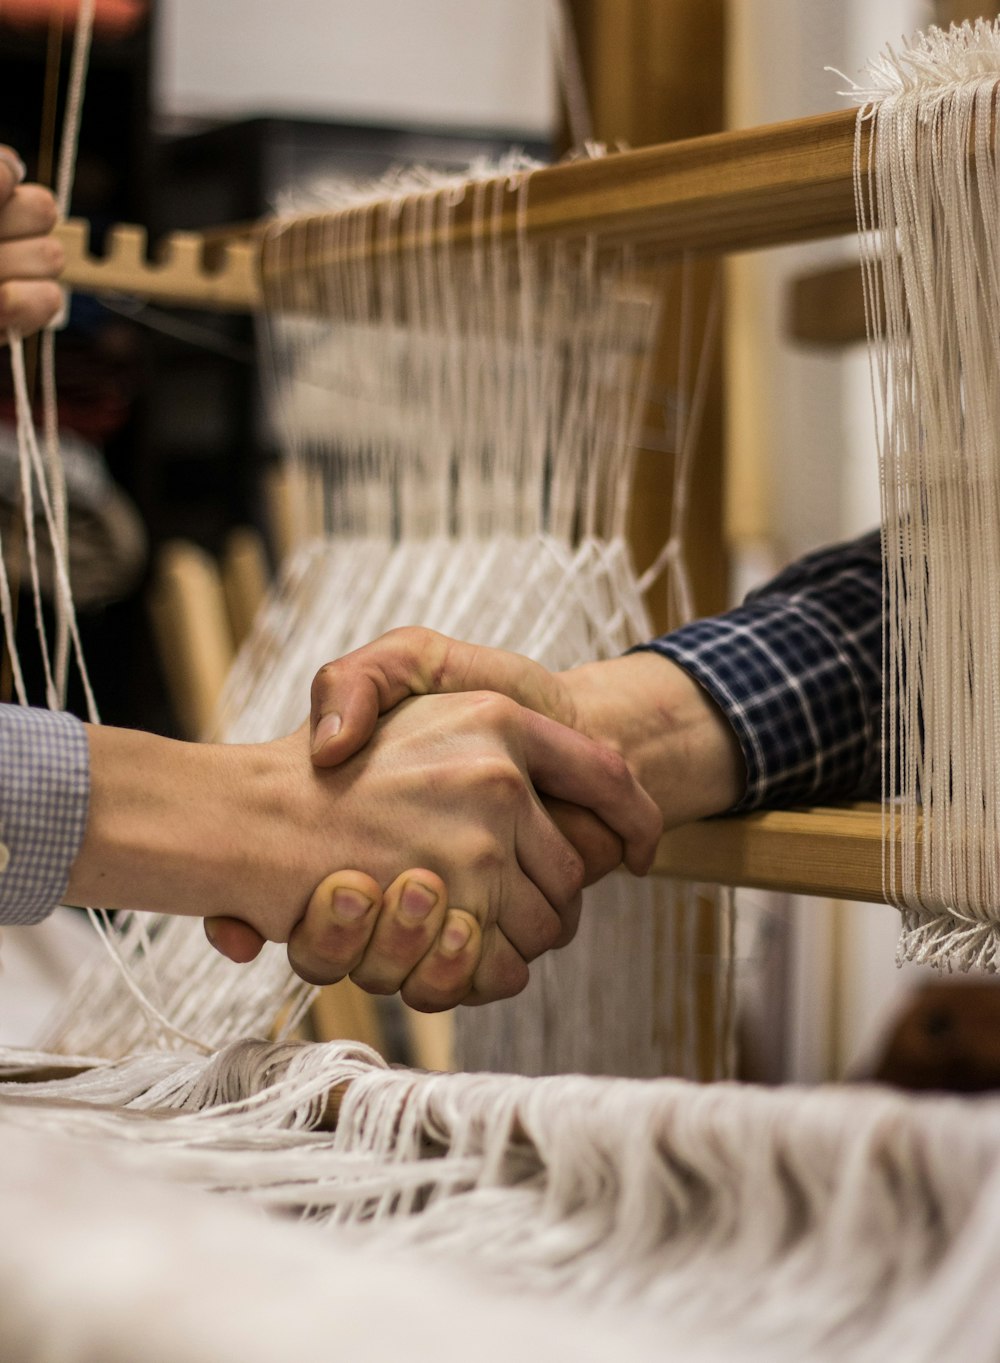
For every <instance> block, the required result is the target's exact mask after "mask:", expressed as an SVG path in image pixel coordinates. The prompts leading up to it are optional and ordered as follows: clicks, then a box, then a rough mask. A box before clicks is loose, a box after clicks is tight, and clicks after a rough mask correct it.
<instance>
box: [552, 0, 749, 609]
mask: <svg viewBox="0 0 1000 1363" xmlns="http://www.w3.org/2000/svg"><path fill="white" fill-rule="evenodd" d="M570 10H571V13H572V16H573V23H574V27H575V30H576V35H577V42H578V45H579V50H580V64H581V67H582V70H583V76H584V82H585V84H586V87H587V93H588V96H589V103H590V113H591V118H592V121H593V131H594V136H595V137H596V138H597V139H598V140H600V141H602V142H604V143H606V144H607V145H608V146H609V147H617V146H619V145H622V144H624V145H627V146H630V147H641V146H648V145H650V144H653V143H658V142H667V141H674V140H676V139H679V138H687V137H698V136H700V135H702V134H705V133H714V132H720V131H722V129H723V127H724V119H725V99H724V70H725V27H726V25H725V4H724V0H697V3H695V2H693V0H571V5H570ZM688 270H689V277H688V284H689V288H690V303H691V322H692V326H691V332H692V336H691V337H689V338H687V339H688V340H689V342H690V341H691V340H692V339H693V341H694V342H695V344H696V343H697V340H698V339H699V337H700V334H701V329H702V328H703V326H704V319H705V317H706V314H707V312H708V309H709V301H710V298H711V293H712V289H713V287H714V284H715V271H716V263H715V261H714V260H712V259H698V260H696V261H692V262H691V263H690V265H689V267H688ZM662 280H663V285H664V288H665V289H666V291H667V300H666V309H667V313H668V315H667V317H666V319H665V323H664V327H663V340H662V343H661V348H660V354H659V357H658V360H657V364H656V367H655V370H654V374H655V377H654V380H653V383H654V388H655V390H656V393H657V396H659V397H660V399H661V400H660V402H659V403H657V404H655V405H654V404H651V410H650V412H649V419H648V423H647V425H648V428H649V430H650V432H651V433H656V434H660V435H662V434H663V433H664V421H663V408H664V402H663V398H664V397H666V398H667V400H668V401H669V400H670V395H671V394H676V388H677V375H678V372H679V370H680V368H681V355H680V349H679V347H680V344H681V343H682V338H680V337H679V326H678V321H677V317H676V313H675V312H674V310H675V309H676V307H677V304H678V299H679V295H680V267H679V266H674V267H671V269H670V270H668V271H666V272H664V274H663V276H662ZM672 312H673V313H674V315H671V313H672ZM720 350H721V347H720ZM696 358H697V357H696V356H695V357H694V358H693V360H692V362H691V365H690V372H691V373H692V374H693V372H694V363H695V361H696ZM722 384H723V379H722V367H721V360H720V359H718V358H717V359H716V360H715V361H714V362H713V365H712V370H711V377H710V386H709V391H708V397H707V401H706V405H705V418H704V424H703V427H702V433H701V439H700V440H699V447H698V452H697V476H696V478H695V479H694V481H693V485H692V489H691V502H690V511H689V515H688V524H687V526H686V535H685V539H686V542H687V545H688V546H689V567H690V570H691V575H692V579H693V584H694V597H695V604H696V608H697V611H698V613H699V614H702V615H704V614H709V613H711V612H713V611H718V610H721V609H723V608H724V606H725V605H726V575H727V573H726V568H727V565H726V558H725V553H724V550H723V546H722V488H723V483H722V469H723V458H722V440H723V420H722V417H723V389H722ZM667 434H668V440H669V422H668V424H667ZM654 443H655V442H654V441H651V442H650V444H651V446H652V445H653V444H654ZM671 473H672V460H671V457H670V454H669V453H666V454H665V453H664V452H663V450H662V449H659V448H644V449H642V450H641V452H640V457H639V461H638V467H637V477H636V487H635V497H634V504H633V510H632V516H631V524H630V538H631V542H632V548H633V553H634V554H635V558H636V562H637V566H638V567H639V569H640V570H642V569H643V568H645V567H646V566H647V565H648V564H650V563H651V562H652V561H653V559H654V558H655V557H656V554H657V552H658V551H659V549H660V548H661V547H662V545H663V542H664V540H665V539H666V536H667V532H668V527H669V524H670V486H671V485H670V478H671ZM650 607H651V610H652V613H653V618H654V622H655V624H656V625H657V627H658V628H661V629H663V628H667V627H668V626H669V625H671V624H675V623H677V622H676V621H674V620H671V619H669V616H668V611H667V603H666V599H665V594H664V592H663V590H662V587H661V586H660V585H659V584H658V587H657V588H656V589H654V591H653V593H652V594H651V599H650Z"/></svg>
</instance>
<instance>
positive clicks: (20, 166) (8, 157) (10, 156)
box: [0, 147, 28, 184]
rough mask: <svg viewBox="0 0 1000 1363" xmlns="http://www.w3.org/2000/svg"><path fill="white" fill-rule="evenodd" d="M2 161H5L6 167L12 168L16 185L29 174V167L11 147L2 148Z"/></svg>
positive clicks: (0, 159)
mask: <svg viewBox="0 0 1000 1363" xmlns="http://www.w3.org/2000/svg"><path fill="white" fill-rule="evenodd" d="M0 161H3V162H4V163H5V164H6V165H8V166H10V168H11V170H12V172H13V174H14V181H15V183H16V184H20V183H21V181H22V180H23V179H24V177H25V176H26V175H27V173H28V167H27V166H26V165H25V164H24V162H23V161H22V160H21V158H20V156H17V155H16V154H15V153H14V152H12V151H11V150H10V148H9V147H0Z"/></svg>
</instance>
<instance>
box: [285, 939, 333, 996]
mask: <svg viewBox="0 0 1000 1363" xmlns="http://www.w3.org/2000/svg"><path fill="white" fill-rule="evenodd" d="M288 964H289V965H290V966H291V968H292V969H293V970H294V972H295V974H296V975H298V977H299V979H300V980H304V981H305V982H306V984H312V985H318V986H322V985H326V984H336V983H337V982H338V981H339V980H342V979H343V978H344V976H345V975H346V973H347V972H346V970H342V969H340V967H338V966H336V965H334V964H333V963H332V962H329V961H318V960H316V959H315V958H314V957H312V956H302V955H299V953H298V952H296V951H295V949H294V948H293V947H292V946H289V948H288Z"/></svg>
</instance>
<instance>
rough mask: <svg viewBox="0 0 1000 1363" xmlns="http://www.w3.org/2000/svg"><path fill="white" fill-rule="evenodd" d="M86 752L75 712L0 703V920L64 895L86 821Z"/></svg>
mask: <svg viewBox="0 0 1000 1363" xmlns="http://www.w3.org/2000/svg"><path fill="white" fill-rule="evenodd" d="M89 792H90V750H89V745H88V743H87V731H86V730H85V729H84V727H83V725H82V724H81V723H80V721H79V720H78V719H76V718H75V717H74V716H73V715H68V714H62V713H56V712H53V711H49V710H32V709H25V708H23V707H21V706H19V705H0V863H2V864H3V869H2V870H0V923H37V922H38V921H39V920H40V919H42V918H44V917H45V916H46V914H48V913H50V912H51V911H52V910H53V909H54V908H55V907H56V905H57V904H58V903H59V901H60V899H61V898H62V895H63V893H64V892H65V889H66V883H67V881H68V880H69V872H70V867H71V866H72V864H73V859H74V858H75V856H76V854H77V851H78V850H79V847H80V843H81V842H82V840H83V831H84V827H85V826H86V822H87V803H88V797H89Z"/></svg>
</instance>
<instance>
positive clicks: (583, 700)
mask: <svg viewBox="0 0 1000 1363" xmlns="http://www.w3.org/2000/svg"><path fill="white" fill-rule="evenodd" d="M479 689H489V690H492V691H497V692H499V693H501V694H502V695H506V696H509V697H510V698H511V699H513V700H515V701H517V702H518V704H520V705H523V706H526V707H527V708H529V709H532V710H536V711H537V712H538V713H539V714H543V715H547V716H548V717H549V718H550V719H555V720H557V721H559V722H560V723H561V724H565V725H568V726H570V727H571V728H575V729H579V730H580V731H581V732H582V733H585V734H587V735H588V736H589V737H591V738H595V739H597V740H598V741H599V742H601V743H605V744H607V745H608V746H609V747H611V748H613V749H614V750H615V751H616V752H618V753H620V754H621V755H622V756H623V757H624V758H625V760H626V761H627V763H628V765H629V767H630V769H631V770H632V772H633V774H634V775H635V776H636V777H637V778H638V780H639V781H640V783H641V785H642V786H643V788H644V789H645V790H647V791H648V792H649V793H650V794H651V795H652V796H653V798H654V799H655V801H656V803H657V805H658V806H659V809H660V812H661V814H662V815H663V819H664V824H665V826H666V827H668V828H671V827H675V826H677V825H679V824H682V823H688V822H690V821H691V820H693V819H699V818H705V817H707V816H709V815H712V814H721V813H724V812H725V811H726V810H727V809H730V808H732V806H733V805H734V804H735V803H736V802H737V801H738V800H739V798H740V796H741V794H742V793H743V789H744V786H745V782H746V772H745V766H744V762H743V757H742V754H741V752H740V748H739V743H738V742H737V739H736V736H735V734H734V733H733V731H732V729H731V727H730V725H729V723H728V721H727V720H726V719H725V717H724V716H723V715H722V713H721V711H720V710H719V709H718V707H717V706H716V705H715V703H714V702H713V701H712V700H711V698H710V697H709V695H708V693H707V692H706V691H704V690H703V689H702V688H701V687H700V686H699V685H698V683H697V682H696V681H694V680H693V679H692V678H691V677H690V676H689V675H688V674H687V673H686V672H685V671H684V670H683V668H680V667H678V666H677V665H676V664H675V663H673V662H672V661H671V660H670V659H668V658H665V657H662V656H660V655H658V654H655V653H651V652H640V653H630V654H627V655H626V656H624V657H621V658H613V659H610V660H608V661H605V662H596V663H585V664H584V665H583V666H581V667H575V668H572V669H570V670H569V671H566V672H555V673H554V672H549V671H548V670H547V669H546V668H544V667H542V666H541V665H540V664H538V663H535V662H532V661H531V659H529V658H524V657H521V656H520V655H519V654H516V653H507V652H504V651H503V650H501V649H494V648H483V647H478V646H476V645H473V644H464V643H460V642H459V641H457V640H455V639H449V638H447V637H446V636H445V635H443V634H438V633H436V632H435V631H433V630H429V629H422V628H417V627H412V628H406V629H396V630H391V631H390V632H389V633H388V634H384V635H382V637H381V638H379V639H376V640H375V641H374V642H373V643H371V644H366V645H365V646H364V647H363V648H359V649H356V650H355V651H354V652H353V653H349V654H347V655H346V656H345V657H343V658H340V659H338V660H336V661H335V662H331V663H327V664H326V666H325V667H323V668H321V669H320V671H319V672H318V673H317V674H316V677H315V678H314V680H313V685H312V706H311V716H310V728H311V734H312V760H313V762H314V763H315V765H316V766H317V767H330V766H333V765H335V764H336V763H338V762H342V761H344V760H345V759H346V758H347V757H349V756H350V755H351V754H352V753H354V752H357V751H358V749H359V748H361V747H362V746H363V745H364V743H365V742H366V741H367V739H368V736H369V734H370V733H371V732H372V730H373V728H374V726H375V723H376V722H377V719H378V716H379V715H380V714H384V713H386V712H387V711H388V710H390V709H391V708H392V707H393V706H394V705H398V704H399V703H400V701H402V700H404V699H406V697H408V696H411V695H426V694H431V693H436V692H459V691H466V690H479ZM539 790H540V791H541V792H542V793H543V794H544V793H546V792H545V787H544V786H539ZM555 817H556V818H557V819H558V820H559V822H560V823H561V825H562V826H563V827H564V830H565V831H566V832H567V836H569V837H570V840H571V841H573V842H574V844H575V845H577V846H578V847H580V843H579V842H577V838H578V837H579V838H580V839H581V840H582V841H583V842H586V841H587V840H588V839H595V838H597V837H599V836H600V834H599V830H598V829H597V827H596V821H595V820H594V819H593V818H590V817H586V816H583V817H581V815H580V814H579V813H576V812H574V811H570V810H567V809H565V808H557V809H556V811H555ZM570 821H572V830H573V831H572V832H571V831H570V828H569V827H568V826H567V825H568V824H569V822H570Z"/></svg>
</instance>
